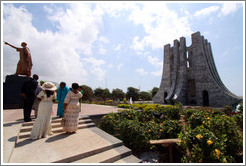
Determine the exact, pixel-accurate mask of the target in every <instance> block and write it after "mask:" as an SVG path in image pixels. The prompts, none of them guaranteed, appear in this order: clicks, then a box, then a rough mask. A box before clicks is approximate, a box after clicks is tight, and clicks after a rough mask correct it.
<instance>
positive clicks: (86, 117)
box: [22, 116, 91, 126]
mask: <svg viewBox="0 0 246 166" xmlns="http://www.w3.org/2000/svg"><path fill="white" fill-rule="evenodd" d="M61 119H62V118H60V117H55V118H52V121H51V123H58V122H60V121H61ZM80 120H91V119H90V118H89V117H88V116H82V117H80V118H79V121H80ZM34 122H35V119H34V120H33V121H31V122H25V123H23V124H22V126H32V125H33V124H34Z"/></svg>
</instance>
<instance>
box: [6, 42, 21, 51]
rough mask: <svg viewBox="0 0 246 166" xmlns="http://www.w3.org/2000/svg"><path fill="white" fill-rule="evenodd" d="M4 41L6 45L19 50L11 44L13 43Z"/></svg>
mask: <svg viewBox="0 0 246 166" xmlns="http://www.w3.org/2000/svg"><path fill="white" fill-rule="evenodd" d="M4 43H5V44H6V45H9V46H10V47H12V48H14V49H16V51H19V50H20V48H18V47H15V46H13V45H11V44H9V43H8V42H4Z"/></svg>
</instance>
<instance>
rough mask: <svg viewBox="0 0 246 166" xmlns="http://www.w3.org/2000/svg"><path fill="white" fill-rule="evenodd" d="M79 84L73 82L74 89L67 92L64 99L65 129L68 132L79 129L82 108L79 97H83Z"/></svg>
mask: <svg viewBox="0 0 246 166" xmlns="http://www.w3.org/2000/svg"><path fill="white" fill-rule="evenodd" d="M82 96H83V95H82V93H81V92H80V88H79V85H78V84H77V83H73V84H72V90H71V91H69V92H68V93H67V96H66V98H65V101H64V106H63V111H64V114H63V115H64V126H63V130H64V131H65V132H66V133H67V134H70V133H75V132H76V131H77V130H78V121H79V112H80V110H81V107H80V103H79V99H80V98H82Z"/></svg>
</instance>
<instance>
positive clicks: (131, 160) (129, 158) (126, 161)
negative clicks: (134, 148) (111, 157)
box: [114, 155, 142, 163]
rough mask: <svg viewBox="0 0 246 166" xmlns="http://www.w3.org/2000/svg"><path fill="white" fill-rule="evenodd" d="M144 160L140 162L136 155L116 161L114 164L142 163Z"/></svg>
mask: <svg viewBox="0 0 246 166" xmlns="http://www.w3.org/2000/svg"><path fill="white" fill-rule="evenodd" d="M141 162H142V160H140V159H139V158H137V157H135V156H134V155H130V156H127V157H124V158H121V159H119V160H117V161H115V162H114V163H141Z"/></svg>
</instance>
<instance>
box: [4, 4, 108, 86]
mask: <svg viewBox="0 0 246 166" xmlns="http://www.w3.org/2000/svg"><path fill="white" fill-rule="evenodd" d="M47 10H49V9H48V8H46V11H47ZM50 13H51V10H50ZM53 13H54V14H53V15H50V19H51V20H52V21H53V23H54V24H56V25H57V26H58V27H59V28H58V29H59V30H58V31H57V32H55V33H53V32H51V31H48V30H47V31H45V32H39V31H37V29H36V28H35V27H34V26H33V25H32V14H31V13H30V12H29V11H27V9H26V8H25V7H19V8H16V7H14V6H13V5H11V4H4V5H3V15H4V17H3V40H5V41H7V42H9V43H11V44H13V45H15V46H19V47H20V43H21V42H22V41H26V42H27V44H28V47H29V48H30V50H31V53H32V60H33V69H32V73H37V74H38V75H39V76H40V79H41V80H49V81H56V82H60V81H65V82H67V84H68V85H70V84H71V83H72V82H78V83H80V84H82V83H85V82H86V80H87V79H88V73H92V74H94V75H95V76H96V77H97V78H98V79H102V77H103V76H104V75H105V71H104V69H103V68H102V67H101V66H102V65H104V64H105V62H104V61H102V60H96V59H93V58H91V59H86V58H83V57H86V55H90V56H92V55H91V53H92V45H93V43H94V42H95V41H97V40H98V34H99V29H100V27H101V26H102V18H101V17H102V12H101V10H100V9H99V8H95V9H94V10H92V9H91V8H90V7H89V6H88V5H87V4H80V3H79V4H76V5H75V4H71V7H70V8H69V9H67V10H66V11H64V10H62V9H57V10H55V11H54V12H53ZM101 41H102V42H104V43H105V41H106V40H105V38H101ZM18 56H19V55H18V53H17V52H16V51H15V50H13V49H12V48H10V47H8V46H6V45H4V47H3V75H4V76H5V75H8V74H13V73H14V72H15V70H16V65H17V62H18V60H19V57H18ZM84 60H85V61H84ZM88 63H90V64H92V65H87V64H88Z"/></svg>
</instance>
